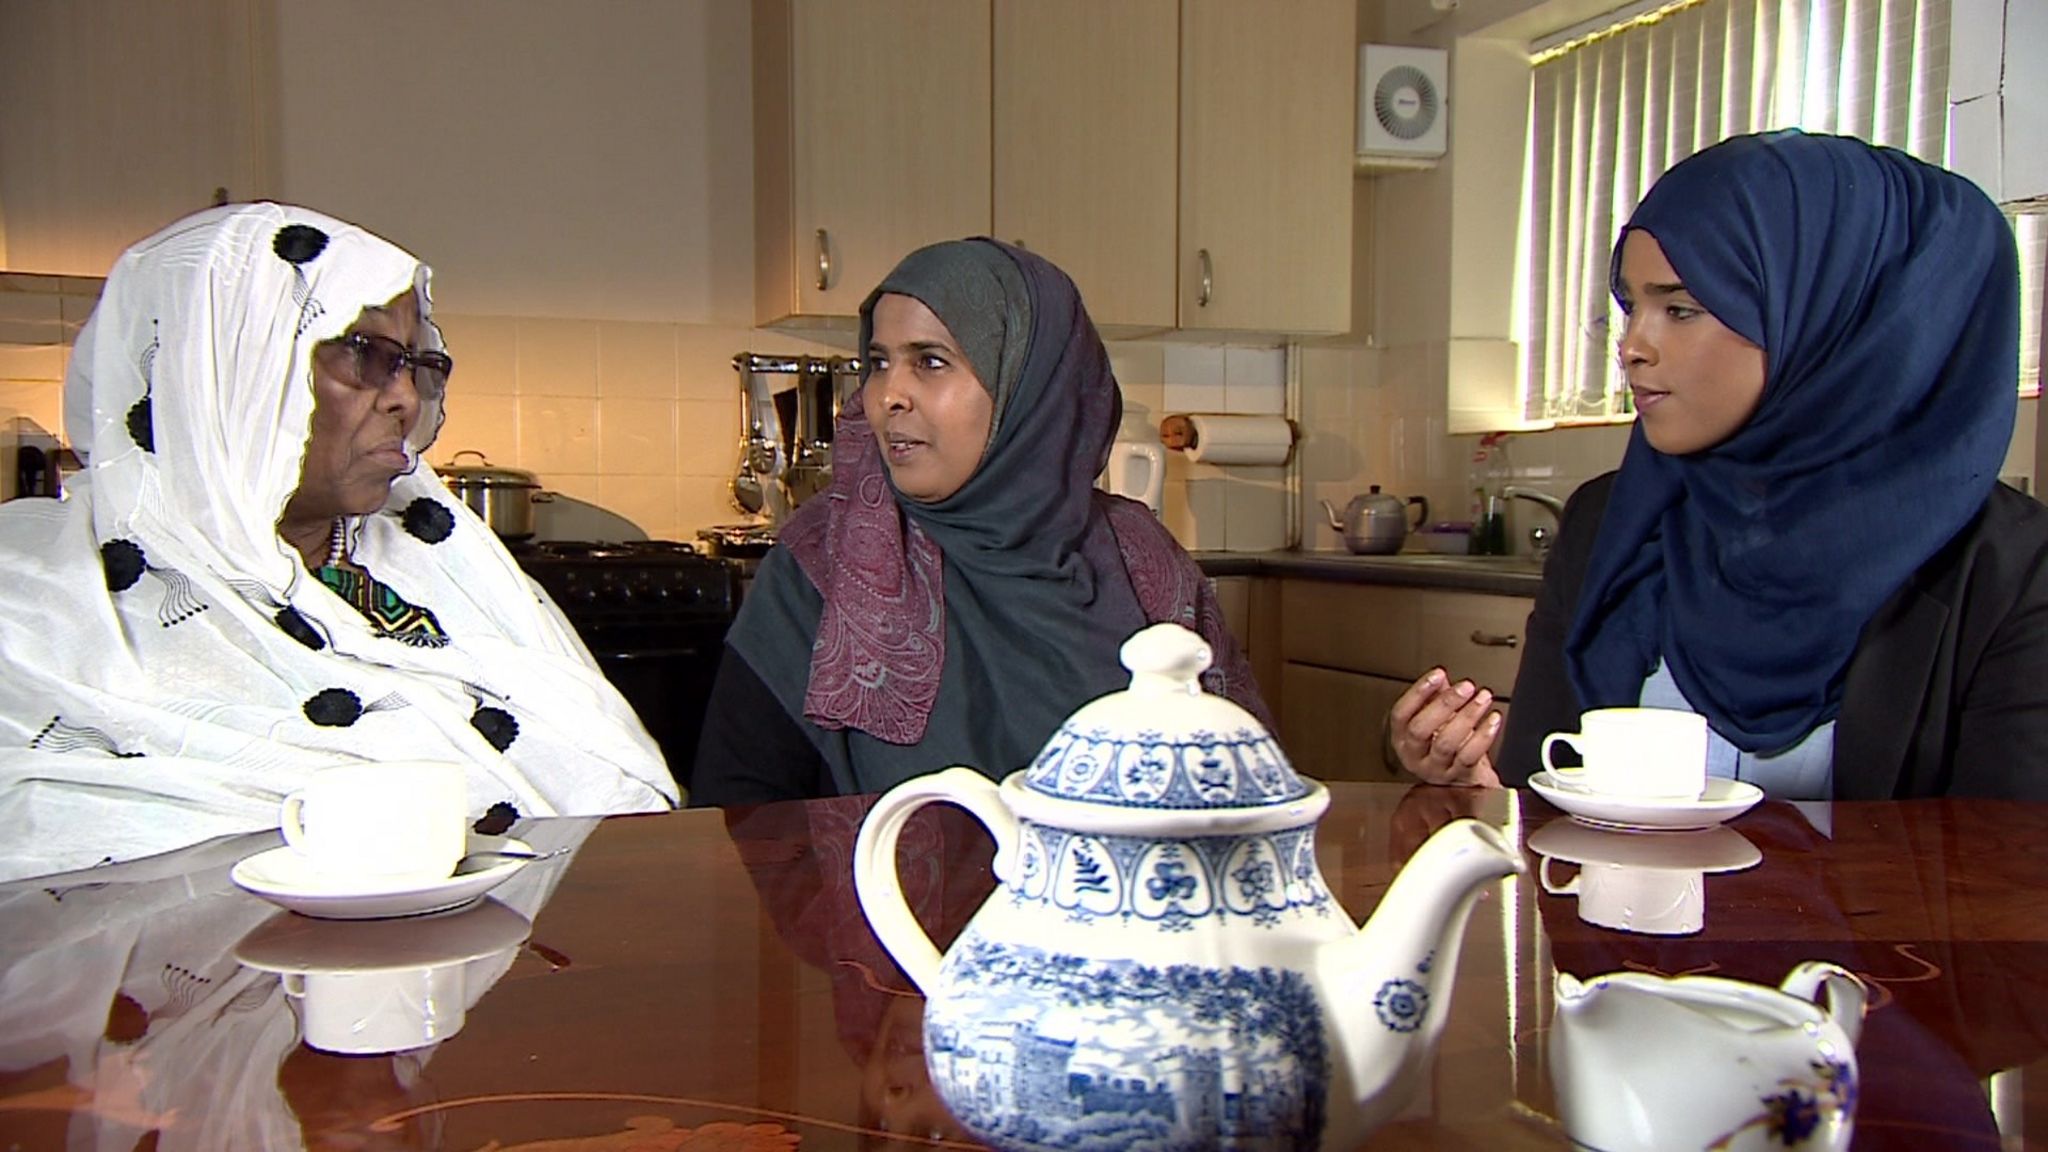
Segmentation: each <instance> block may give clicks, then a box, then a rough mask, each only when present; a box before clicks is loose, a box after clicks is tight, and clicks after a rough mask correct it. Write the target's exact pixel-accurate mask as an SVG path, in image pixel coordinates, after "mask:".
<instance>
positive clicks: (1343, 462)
mask: <svg viewBox="0 0 2048 1152" xmlns="http://www.w3.org/2000/svg"><path fill="white" fill-rule="evenodd" d="M1443 354H1444V353H1443V349H1442V346H1441V345H1438V344H1411V345H1400V346H1395V347H1388V348H1340V347H1308V348H1303V349H1301V350H1300V352H1299V355H1300V357H1301V392H1302V396H1301V404H1302V426H1303V428H1304V429H1305V430H1306V431H1305V443H1303V445H1302V446H1301V452H1302V457H1301V465H1302V488H1303V494H1304V497H1305V499H1304V507H1305V516H1306V519H1307V524H1306V526H1305V529H1304V536H1303V546H1304V547H1308V548H1316V549H1325V550H1329V549H1339V550H1341V549H1342V548H1343V546H1344V545H1343V540H1342V538H1341V537H1340V536H1339V535H1338V534H1337V533H1336V532H1335V531H1333V530H1331V528H1330V527H1329V525H1328V523H1327V522H1326V521H1325V520H1324V519H1323V518H1322V509H1321V508H1320V507H1319V506H1318V505H1317V504H1316V501H1317V500H1319V499H1320V500H1328V501H1330V503H1331V504H1333V505H1335V506H1336V507H1337V508H1339V509H1342V508H1343V506H1344V504H1345V502H1346V501H1348V500H1349V499H1350V498H1351V497H1352V496H1353V495H1356V494H1357V493H1360V492H1363V491H1365V490H1366V487H1367V485H1371V484H1378V485H1379V486H1380V488H1381V490H1382V491H1385V492H1392V493H1395V494H1398V495H1401V496H1424V497H1427V498H1428V500H1429V506H1430V518H1431V519H1433V520H1467V519H1470V518H1471V513H1470V502H1471V500H1470V498H1471V491H1470V489H1469V487H1468V485H1467V480H1466V476H1467V470H1468V468H1469V467H1470V463H1471V458H1472V453H1473V450H1474V449H1475V448H1477V447H1478V441H1479V438H1478V437H1477V436H1451V435H1447V434H1446V433H1445V431H1444V429H1445V402H1444V397H1443V395H1442V393H1441V390H1440V387H1439V386H1438V385H1435V384H1433V383H1432V382H1433V381H1440V380H1442V379H1443V372H1442V370H1441V368H1438V367H1436V366H1434V365H1433V364H1432V363H1431V359H1430V358H1431V357H1437V356H1442V355H1443ZM2039 403H2040V402H2039V401H2038V400H2022V401H2020V405H2019V418H2018V421H2017V423H2016V425H2015V427H2014V430H2013V437H2012V448H2011V449H2009V450H2008V452H2007V456H2006V461H2005V466H2004V468H2003V469H2001V473H2000V474H2001V475H2003V476H2007V477H2028V478H2030V479H2031V478H2033V471H2034V466H2033V450H2034V447H2033V446H2034V435H2035V421H2036V409H2037V407H2038V406H2039ZM1630 428H1631V426H1630V425H1628V424H1605V425H1589V426H1582V427H1572V428H1558V429H1552V430H1549V431H1541V432H1526V433H1517V434H1515V435H1513V436H1510V437H1509V438H1508V457H1509V464H1510V465H1511V468H1512V477H1513V480H1514V482H1515V483H1516V484H1518V485H1522V486H1526V487H1530V488H1536V489H1539V490H1541V491H1544V492H1548V493H1550V494H1552V495H1555V496H1557V497H1559V498H1564V497H1567V496H1570V495H1571V494H1572V491H1573V490H1574V489H1576V488H1577V487H1578V486H1579V485H1581V484H1583V483H1585V482H1586V481H1588V480H1590V479H1592V478H1593V477H1595V476H1598V475H1600V474H1601V473H1603V472H1607V471H1609V470H1610V469H1613V468H1615V467H1616V466H1618V465H1619V464H1620V463H1621V457H1622V453H1623V451H1625V450H1626V449H1627V447H1628V438H1629V431H1630ZM1549 523H1550V513H1548V512H1547V511H1545V510H1544V509H1542V508H1541V507H1539V506H1537V505H1535V504H1532V503H1530V502H1528V501H1525V500H1515V501H1511V502H1510V503H1509V507H1508V538H1509V540H1510V542H1512V544H1513V545H1514V548H1515V550H1516V551H1517V552H1527V551H1528V550H1529V540H1528V533H1529V529H1531V528H1534V527H1536V526H1538V525H1548V524H1549Z"/></svg>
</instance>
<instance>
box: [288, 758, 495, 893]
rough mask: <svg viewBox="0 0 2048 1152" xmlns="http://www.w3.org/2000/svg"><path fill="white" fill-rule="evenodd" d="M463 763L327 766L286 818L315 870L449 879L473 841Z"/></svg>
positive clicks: (344, 877) (371, 878)
mask: <svg viewBox="0 0 2048 1152" xmlns="http://www.w3.org/2000/svg"><path fill="white" fill-rule="evenodd" d="M463 777H464V770H463V766H462V765H460V764H448V763H441V762H437V761H423V760H414V761H390V762H376V763H372V762H365V763H361V764H345V765H342V766H340V767H335V768H328V769H324V770H322V771H321V772H319V773H318V774H316V775H315V776H314V777H313V778H312V780H310V781H309V782H308V783H307V784H306V786H305V787H304V788H301V789H299V790H298V791H296V792H293V793H292V794H291V795H289V796H286V797H285V798H284V804H283V806H282V807H281V808H280V809H279V811H278V823H279V826H280V828H281V830H282V831H283V833H284V839H285V843H286V844H289V845H290V846H291V847H292V848H293V849H294V850H295V851H297V852H298V853H299V855H300V857H301V858H303V859H304V860H305V861H306V863H307V865H309V866H310V867H311V868H312V869H313V870H314V871H315V872H318V873H320V874H321V875H322V876H323V877H324V878H327V879H332V880H335V881H362V882H368V883H374V884H404V883H425V882H431V881H435V880H445V879H447V878H448V877H449V875H450V874H452V873H453V872H454V871H455V865H456V862H457V861H459V860H461V859H462V855H463V852H464V850H465V847H466V845H467V843H468V841H467V835H466V833H467V829H466V828H465V824H466V823H467V817H468V798H467V795H466V785H465V782H464V778H463Z"/></svg>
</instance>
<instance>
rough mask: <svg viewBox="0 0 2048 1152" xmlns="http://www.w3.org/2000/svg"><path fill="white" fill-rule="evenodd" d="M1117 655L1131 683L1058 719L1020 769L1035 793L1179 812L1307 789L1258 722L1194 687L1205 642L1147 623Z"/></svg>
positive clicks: (1290, 796) (1294, 796)
mask: <svg viewBox="0 0 2048 1152" xmlns="http://www.w3.org/2000/svg"><path fill="white" fill-rule="evenodd" d="M1117 658H1118V659H1119V660H1121V661H1122V662H1123V666H1124V667H1125V668H1128V669H1130V672H1131V686H1130V687H1129V688H1126V689H1124V690H1123V691H1121V692H1111V693H1109V694H1107V695H1104V696H1099V697H1097V698H1095V699H1094V700H1091V701H1089V702H1088V703H1086V704H1084V705H1082V706H1081V707H1080V709H1079V710H1078V711H1076V712H1075V713H1074V714H1073V715H1072V716H1069V717H1067V720H1066V722H1065V723H1064V724H1061V725H1060V727H1059V731H1057V732H1054V733H1053V735H1052V739H1050V740H1048V741H1046V744H1045V750H1044V751H1042V752H1040V753H1039V754H1038V758H1037V759H1035V760H1033V761H1032V762H1031V767H1030V768H1028V769H1026V770H1025V773H1024V779H1023V787H1024V788H1025V789H1027V790H1029V791H1032V792H1036V793H1038V794H1040V795H1044V796H1051V797H1056V798H1059V799H1062V800H1078V801H1082V802H1084V803H1090V804H1106V805H1111V806H1114V807H1119V808H1152V809H1171V810H1184V809H1191V808H1260V807H1266V806H1269V805H1279V804H1288V803H1292V802H1294V801H1296V800H1300V799H1301V798H1302V797H1304V796H1307V795H1308V794H1309V792H1310V787H1309V784H1308V782H1307V781H1305V780H1303V779H1302V778H1301V777H1300V776H1299V775H1297V774H1296V773H1295V771H1294V768H1293V766H1292V765H1290V764H1289V763H1288V762H1287V757H1286V756H1285V755H1283V754H1282V753H1281V751H1280V746H1279V745H1278V744H1276V743H1275V742H1274V741H1273V737H1272V734H1271V733H1269V732H1267V731H1266V728H1265V725H1263V724H1261V723H1259V721H1258V718H1257V717H1254V716H1253V715H1252V714H1251V713H1249V712H1247V711H1245V710H1244V709H1243V708H1241V707H1239V706H1238V705H1237V704H1236V703H1234V702H1232V701H1230V700H1226V699H1224V698H1223V697H1221V696H1212V695H1209V694H1207V693H1205V692H1203V691H1202V686H1201V675H1202V673H1203V672H1204V671H1205V670H1207V669H1208V667H1209V665H1210V663H1211V662H1212V661H1213V659H1214V655H1213V654H1212V653H1211V652H1210V650H1209V644H1208V642H1207V641H1205V640H1203V639H1202V638H1201V637H1200V636H1199V635H1197V634H1195V633H1194V632H1191V631H1189V630H1188V629H1186V628H1183V627H1181V626H1180V625H1178V624H1170V623H1169V624H1154V625H1152V626H1151V627H1148V628H1145V629H1142V630H1140V631H1139V632H1137V633H1135V634H1134V635H1132V637H1131V638H1130V639H1129V640H1126V641H1124V645H1123V648H1122V649H1121V650H1119V651H1118V653H1117Z"/></svg>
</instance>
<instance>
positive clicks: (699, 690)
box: [584, 623, 725, 791]
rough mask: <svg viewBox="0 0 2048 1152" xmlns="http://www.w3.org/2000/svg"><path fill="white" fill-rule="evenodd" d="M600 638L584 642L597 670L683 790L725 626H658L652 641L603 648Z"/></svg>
mask: <svg viewBox="0 0 2048 1152" xmlns="http://www.w3.org/2000/svg"><path fill="white" fill-rule="evenodd" d="M589 631H592V632H598V633H600V635H598V636H597V637H595V638H593V637H591V636H588V635H586V636H585V637H584V643H585V644H586V645H588V646H589V648H590V654H591V655H592V656H594V657H596V658H597V666H598V668H600V669H601V670H602V671H603V672H604V674H605V677H606V678H607V679H609V680H610V681H611V682H612V686H613V687H615V688H617V689H618V690H619V694H620V695H622V696H624V697H625V698H626V703H628V704H631V705H632V706H633V711H634V712H635V713H636V714H637V715H638V716H639V717H640V722H641V723H642V724H644V725H646V726H647V732H648V735H650V736H653V737H654V742H655V743H656V744H658V745H660V746H661V754H662V755H663V756H664V757H665V758H667V760H668V767H669V772H670V773H671V774H673V775H674V776H675V778H676V784H677V785H678V786H680V787H681V788H683V789H684V790H685V791H688V789H689V787H690V768H691V766H692V764H694V763H695V761H696V757H697V736H698V734H699V733H701V732H702V731H703V730H704V706H705V704H706V703H707V702H708V701H709V700H710V699H711V684H712V681H713V680H715V679H717V677H718V664H719V661H720V660H721V659H723V657H724V654H725V627H724V626H723V625H722V624H711V623H702V624H697V625H692V626H689V627H687V628H680V627H677V628H664V629H661V631H662V632H664V633H668V635H664V636H662V637H660V638H658V639H656V640H655V641H654V642H653V643H649V642H648V640H647V638H643V639H642V640H641V641H640V643H639V644H637V645H628V644H623V643H620V644H607V643H605V638H604V637H603V636H602V634H601V633H602V632H603V630H602V629H590V630H589Z"/></svg>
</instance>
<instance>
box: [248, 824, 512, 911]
mask: <svg viewBox="0 0 2048 1152" xmlns="http://www.w3.org/2000/svg"><path fill="white" fill-rule="evenodd" d="M494 849H505V850H507V851H513V852H531V851H533V848H532V846H531V845H529V844H527V843H526V842H525V841H523V840H513V839H510V838H507V837H499V836H487V837H486V836H471V837H470V838H469V851H471V852H485V851H491V850H494ZM527 863H528V861H525V860H506V861H504V862H503V863H500V864H497V865H494V866H492V867H490V868H486V869H484V870H482V871H480V872H465V873H462V874H460V875H456V876H450V877H448V878H447V879H445V880H433V881H428V882H425V883H421V882H417V881H409V882H405V883H402V884H398V885H396V886H391V885H386V886H376V885H373V884H361V885H358V884H346V885H341V886H337V884H336V882H335V881H334V880H333V879H331V878H329V877H326V876H323V875H321V874H320V873H317V872H315V871H313V870H312V869H311V868H309V867H308V866H307V865H306V862H305V860H304V858H302V857H301V856H300V855H299V854H298V852H296V851H294V850H293V849H290V848H273V849H271V850H270V851H268V852H258V853H257V854H256V855H254V856H251V857H249V858H248V859H246V860H244V861H242V862H241V863H239V864H237V865H235V867H234V869H233V870H232V871H230V872H229V873H228V877H229V879H232V880H233V881H234V882H235V883H236V884H239V885H241V886H242V887H243V888H245V889H247V890H248V891H250V892H254V893H255V894H256V895H258V896H261V897H263V898H264V899H265V900H268V901H270V902H271V903H272V904H275V905H277V906H279V907H281V908H289V909H291V910H292V911H294V912H297V913H299V914H301V915H304V916H313V917H317V918H319V919H322V920H382V919H385V918H387V917H392V916H421V915H425V914H426V913H428V912H442V911H446V910H447V909H450V908H460V907H461V906H463V905H464V904H468V903H469V902H471V901H473V900H476V899H477V898H479V897H481V896H482V895H483V894H484V893H486V892H488V891H490V890H491V889H493V888H496V887H497V886H498V885H500V884H502V883H504V882H505V881H506V880H509V879H511V878H512V876H513V874H514V873H516V872H518V871H519V870H520V869H521V868H524V867H526V865H527Z"/></svg>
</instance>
